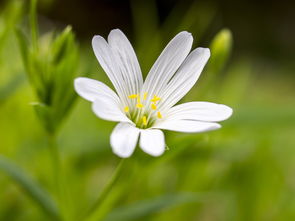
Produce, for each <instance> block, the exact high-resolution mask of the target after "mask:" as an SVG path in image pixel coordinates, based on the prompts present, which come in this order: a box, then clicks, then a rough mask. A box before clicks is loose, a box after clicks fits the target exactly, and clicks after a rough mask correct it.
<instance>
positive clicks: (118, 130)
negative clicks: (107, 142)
mask: <svg viewBox="0 0 295 221" xmlns="http://www.w3.org/2000/svg"><path fill="white" fill-rule="evenodd" d="M139 132H140V130H139V129H138V128H136V127H134V126H133V125H131V124H128V123H119V124H117V126H116V127H115V128H114V130H113V132H112V134H111V146H112V150H113V152H114V153H115V154H117V155H118V156H119V157H122V158H126V157H129V156H131V154H132V153H133V151H134V149H135V147H136V144H137V140H138V136H139Z"/></svg>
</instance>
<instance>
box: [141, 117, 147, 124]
mask: <svg viewBox="0 0 295 221" xmlns="http://www.w3.org/2000/svg"><path fill="white" fill-rule="evenodd" d="M142 123H143V125H144V126H146V125H147V120H146V116H143V117H142Z"/></svg>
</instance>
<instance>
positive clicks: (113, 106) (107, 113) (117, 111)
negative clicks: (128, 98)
mask: <svg viewBox="0 0 295 221" xmlns="http://www.w3.org/2000/svg"><path fill="white" fill-rule="evenodd" d="M92 110H93V112H94V113H95V114H96V115H97V116H98V117H100V118H101V119H104V120H109V121H117V122H130V123H132V121H131V120H130V119H129V118H128V117H127V116H126V115H125V113H124V112H123V107H122V106H121V105H120V104H119V103H118V102H116V101H115V100H113V99H111V98H110V97H108V96H104V95H102V96H100V97H98V98H96V99H95V101H94V102H93V103H92ZM132 124H133V123H132Z"/></svg>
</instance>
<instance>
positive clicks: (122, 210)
mask: <svg viewBox="0 0 295 221" xmlns="http://www.w3.org/2000/svg"><path fill="white" fill-rule="evenodd" d="M204 199H205V197H204V195H199V194H195V193H178V194H174V195H170V194H169V195H164V196H160V197H157V198H154V199H150V200H144V201H139V202H136V203H133V204H131V205H128V206H124V207H119V208H117V209H115V210H113V211H112V212H111V213H110V214H109V215H108V216H107V217H106V219H104V221H116V220H120V221H125V220H128V221H131V220H140V219H141V218H143V217H145V216H148V215H151V214H153V213H156V212H159V211H160V210H164V209H169V208H171V207H174V206H179V205H182V204H185V203H194V202H200V201H203V200H204Z"/></svg>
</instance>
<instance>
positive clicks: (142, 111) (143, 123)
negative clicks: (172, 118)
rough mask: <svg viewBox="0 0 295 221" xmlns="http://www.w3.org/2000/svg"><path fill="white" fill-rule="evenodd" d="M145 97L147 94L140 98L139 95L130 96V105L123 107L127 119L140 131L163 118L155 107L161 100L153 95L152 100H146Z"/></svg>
mask: <svg viewBox="0 0 295 221" xmlns="http://www.w3.org/2000/svg"><path fill="white" fill-rule="evenodd" d="M147 97H148V93H147V92H145V93H144V94H143V95H142V96H141V95H140V94H130V95H129V96H128V99H130V104H129V106H125V107H124V112H125V113H126V115H127V117H128V118H129V119H130V120H132V121H133V122H134V123H135V125H136V127H138V128H141V129H146V128H149V127H151V126H152V125H153V124H154V123H155V121H156V120H157V119H161V118H162V117H163V116H162V114H161V112H160V111H159V110H158V107H157V105H158V104H159V102H160V101H161V98H160V97H158V96H157V95H154V96H153V97H152V99H150V100H147Z"/></svg>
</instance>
